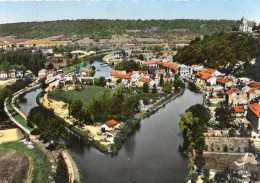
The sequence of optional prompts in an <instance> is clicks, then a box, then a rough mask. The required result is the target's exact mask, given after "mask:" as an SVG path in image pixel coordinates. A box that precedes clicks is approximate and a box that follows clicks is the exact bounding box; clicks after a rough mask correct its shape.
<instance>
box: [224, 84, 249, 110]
mask: <svg viewBox="0 0 260 183" xmlns="http://www.w3.org/2000/svg"><path fill="white" fill-rule="evenodd" d="M225 94H226V95H225V96H226V104H227V105H229V106H233V105H238V104H245V103H247V95H246V94H245V93H244V92H243V91H241V90H239V89H238V88H231V89H230V90H228V91H226V92H225Z"/></svg>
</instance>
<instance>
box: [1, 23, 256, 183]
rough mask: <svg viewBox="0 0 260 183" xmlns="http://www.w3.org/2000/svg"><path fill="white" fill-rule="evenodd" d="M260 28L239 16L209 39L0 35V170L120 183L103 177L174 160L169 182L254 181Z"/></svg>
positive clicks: (138, 34) (188, 33) (153, 32)
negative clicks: (4, 168) (29, 37)
mask: <svg viewBox="0 0 260 183" xmlns="http://www.w3.org/2000/svg"><path fill="white" fill-rule="evenodd" d="M82 21H83V20H82ZM158 21H159V20H158ZM185 21H187V20H184V22H185ZM194 21H195V22H196V20H194ZM220 21H221V20H220ZM137 22H138V21H137ZM224 22H225V21H224ZM123 23H124V22H123ZM225 23H227V22H225ZM104 24H105V23H104ZM227 24H228V23H227ZM230 24H231V23H230ZM0 28H1V27H0ZM231 28H232V29H231ZM259 30H260V26H259V25H258V24H257V22H255V21H248V20H246V19H245V18H242V19H241V20H240V21H236V22H235V23H234V25H233V27H230V29H228V30H227V31H226V32H219V33H215V32H214V34H212V35H210V36H206V35H202V34H199V33H198V32H196V31H192V30H189V29H183V28H182V29H174V30H173V31H172V32H170V31H168V33H167V34H166V33H165V34H163V35H160V34H162V33H159V32H158V29H157V28H154V27H153V28H151V29H149V31H147V30H127V31H126V32H125V33H124V34H114V35H112V36H111V37H110V38H104V39H103V38H101V39H99V38H95V37H94V38H90V37H85V38H82V37H76V38H73V37H71V38H67V37H66V36H64V35H61V36H53V37H48V38H37V39H36V38H33V39H22V38H19V37H13V36H6V37H1V38H0V45H1V48H0V91H1V94H0V101H1V106H0V113H1V118H0V154H1V153H3V156H1V157H3V158H2V159H1V158H0V162H2V163H3V164H7V165H8V166H10V167H13V166H14V164H16V163H17V164H19V162H22V163H21V164H20V165H19V167H17V169H16V170H15V171H16V172H15V173H17V172H18V171H20V170H23V175H19V177H18V178H17V179H20V180H19V181H20V182H32V180H33V182H44V180H45V179H46V180H48V181H47V182H88V178H90V179H93V180H97V181H98V180H101V181H102V180H103V181H104V180H105V178H104V179H103V178H102V176H104V177H106V178H107V179H108V181H109V182H120V179H113V178H111V179H109V178H108V177H110V175H106V173H104V175H102V176H100V177H98V174H100V172H104V171H105V170H110V169H111V170H113V171H114V170H117V171H119V170H118V169H117V168H115V167H121V166H125V167H128V164H130V165H129V168H133V167H135V166H140V167H141V168H142V169H143V171H144V175H148V174H150V173H147V172H145V171H146V168H147V167H146V166H149V165H148V164H149V163H150V165H151V166H150V167H157V165H158V167H160V166H162V165H165V164H169V162H168V161H170V160H171V161H173V160H174V162H176V164H178V166H180V167H186V170H185V171H183V170H181V171H183V172H179V174H180V176H179V177H178V178H177V176H176V175H173V177H171V181H173V182H174V181H176V182H183V181H184V180H185V181H186V182H252V183H253V182H259V180H260V174H259V173H260V167H259V165H260V133H259V132H260V81H259V79H258V78H257V76H258V75H257V74H258V68H259V65H258V64H259V51H260V50H259V45H260V41H259V40H260V39H259ZM146 34H147V35H148V34H149V36H150V37H144V36H143V35H146ZM216 40H217V41H216ZM229 41H230V42H231V43H233V44H232V45H230V42H229ZM222 43H223V44H222ZM224 44H225V45H224ZM205 45H206V46H205ZM222 46H223V47H222ZM223 48H224V49H225V50H224V49H223ZM251 48H253V49H251ZM233 49H234V50H236V51H237V50H238V51H237V52H235V53H234V51H233ZM219 50H220V51H219ZM226 50H228V51H226ZM202 55H203V56H202ZM205 55H206V56H208V55H210V56H209V57H206V56H205ZM204 56H205V57H204ZM205 58H206V59H205ZM214 59H215V60H214ZM254 68H255V69H254ZM248 71H250V73H248ZM251 71H252V72H251ZM169 137H170V138H169ZM172 141H174V144H173V142H172ZM152 146H154V147H152ZM143 148H145V149H143ZM174 150H175V151H174ZM162 151H163V152H162ZM164 151H165V152H166V153H167V154H162V153H165V152H164ZM171 151H172V152H171ZM173 151H174V152H173ZM7 152H8V153H13V156H14V157H15V158H14V159H15V161H16V163H12V162H10V161H8V158H6V156H7V155H6V154H8V153H7ZM168 155H169V156H170V157H174V158H176V157H177V158H178V159H177V160H176V159H171V158H169V157H168ZM164 156H165V158H164ZM28 157H29V158H28ZM149 158H150V159H149ZM167 158H168V159H167ZM154 159H161V160H160V161H159V160H158V161H152V160H154ZM186 160H187V161H186ZM118 161H121V162H122V164H120V163H118ZM136 161H140V162H136ZM31 162H32V164H30V163H31ZM88 163H89V164H90V165H88V166H90V167H91V168H88V169H86V168H85V166H86V165H85V164H88ZM115 164H116V165H115ZM97 165H98V166H99V167H98V166H97ZM29 166H32V167H33V168H28V167H29ZM171 166H172V165H169V167H171ZM44 167H45V168H44ZM158 167H157V168H158ZM169 167H168V168H169ZM176 167H177V166H176ZM95 168H96V169H97V170H95ZM98 168H99V169H98ZM18 169H19V170H18ZM122 169H123V168H122V167H121V169H120V170H122ZM159 169H160V168H159ZM166 169H167V168H166ZM0 170H2V169H1V168H0ZM154 170H156V171H158V169H152V170H151V169H149V171H148V170H147V171H148V172H150V171H154ZM178 170H179V171H180V168H178V167H177V169H174V171H176V172H178ZM88 171H90V172H91V173H89V172H88ZM96 171H97V172H96ZM98 171H100V172H98ZM122 171H124V170H122ZM158 172H159V171H158ZM160 173H162V174H160V175H159V174H158V177H160V176H162V175H164V177H165V174H163V173H164V172H163V171H162V172H160ZM168 173H169V172H168ZM81 174H82V175H81ZM0 175H1V176H0V182H1V181H3V182H15V181H14V179H15V176H14V175H13V172H10V171H8V172H7V173H6V174H4V173H2V174H1V173H0ZM27 175H28V176H27ZM82 176H83V177H84V179H83V180H82ZM127 176H130V175H127ZM135 176H136V177H137V178H138V179H135V178H136V177H135V178H134V177H132V175H131V176H130V177H131V179H133V182H135V181H136V182H140V180H141V179H142V178H143V177H142V176H140V175H139V174H137V175H135ZM154 176H155V175H154ZM184 176H185V177H184ZM1 177H3V179H1ZM119 177H120V176H119ZM140 177H142V178H140ZM121 178H122V179H121V182H124V181H125V177H123V173H122V177H121ZM153 178H157V177H156V176H155V177H153ZM166 178H167V176H166ZM85 179H86V180H85ZM129 179H130V178H129ZM93 180H92V181H93ZM123 180H124V181H123ZM148 180H151V181H150V182H153V180H152V179H147V181H145V182H149V181H148ZM157 180H158V179H157ZM168 181H169V180H168V179H163V181H162V182H168ZM90 182H91V181H90Z"/></svg>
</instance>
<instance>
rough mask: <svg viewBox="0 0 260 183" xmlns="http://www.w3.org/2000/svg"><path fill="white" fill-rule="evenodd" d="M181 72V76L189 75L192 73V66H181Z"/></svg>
mask: <svg viewBox="0 0 260 183" xmlns="http://www.w3.org/2000/svg"><path fill="white" fill-rule="evenodd" d="M179 74H180V76H181V77H187V76H189V75H190V68H189V67H188V66H186V65H183V64H182V65H180V66H179Z"/></svg>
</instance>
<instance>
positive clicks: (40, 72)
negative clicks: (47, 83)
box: [38, 69, 48, 78]
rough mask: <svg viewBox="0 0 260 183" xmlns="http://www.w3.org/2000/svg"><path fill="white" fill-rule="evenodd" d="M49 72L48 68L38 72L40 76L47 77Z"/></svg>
mask: <svg viewBox="0 0 260 183" xmlns="http://www.w3.org/2000/svg"><path fill="white" fill-rule="evenodd" d="M47 74H48V71H47V70H46V69H42V70H40V71H39V72H38V77H39V78H46V77H47Z"/></svg>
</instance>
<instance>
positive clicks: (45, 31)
mask: <svg viewBox="0 0 260 183" xmlns="http://www.w3.org/2000/svg"><path fill="white" fill-rule="evenodd" d="M238 26H239V23H238V21H234V20H191V19H176V20H106V19H87V20H86V19H82V20H58V21H45V22H22V23H10V24H0V36H2V37H3V36H9V35H14V36H18V37H20V38H43V37H49V36H56V35H64V36H66V37H70V38H71V37H76V38H82V37H90V38H110V37H111V35H114V34H122V33H125V32H126V31H127V30H149V31H151V30H152V31H158V32H161V33H162V32H171V31H173V32H174V31H179V30H180V29H185V30H189V31H194V32H196V33H200V34H207V35H211V34H213V33H216V32H229V31H231V30H232V29H234V28H237V27H238Z"/></svg>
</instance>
